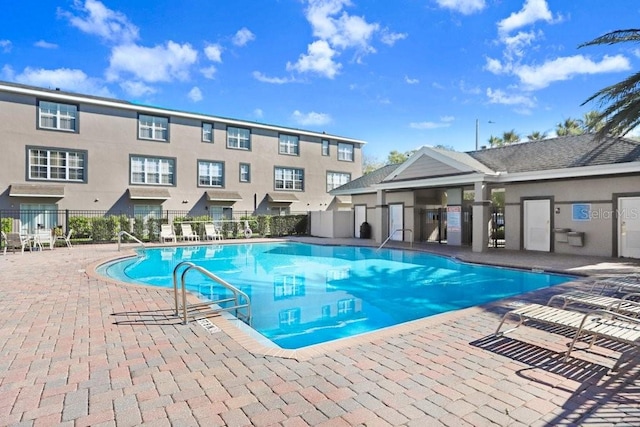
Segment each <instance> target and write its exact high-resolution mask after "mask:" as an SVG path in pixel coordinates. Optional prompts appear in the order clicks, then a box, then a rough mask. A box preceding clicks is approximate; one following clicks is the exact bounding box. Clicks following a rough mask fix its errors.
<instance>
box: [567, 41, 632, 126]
mask: <svg viewBox="0 0 640 427" xmlns="http://www.w3.org/2000/svg"><path fill="white" fill-rule="evenodd" d="M624 42H636V43H637V42H640V30H639V29H628V30H617V31H612V32H610V33H607V34H605V35H603V36H600V37H598V38H595V39H593V40H591V41H590V42H587V43H583V44H581V45H580V46H578V47H585V46H595V45H603V44H608V45H611V44H616V43H624ZM639 87H640V72H638V73H635V74H632V75H631V76H629V77H627V78H626V79H625V80H623V81H621V82H620V83H616V84H613V85H611V86H607V87H605V88H604V89H601V90H599V91H598V92H596V93H595V94H593V95H591V96H590V97H589V98H588V99H587V100H586V101H584V102H583V103H582V105H585V104H586V103H588V102H591V101H593V100H596V99H598V100H599V103H600V105H601V106H604V107H605V108H604V110H602V111H601V112H600V113H599V118H600V119H601V120H602V121H603V122H604V126H602V128H601V129H600V130H598V131H597V132H596V137H597V138H602V137H604V136H606V135H614V136H624V135H626V134H627V133H629V132H630V131H631V130H632V129H634V128H635V127H636V126H638V125H639V124H640V93H639V89H638V88H639Z"/></svg>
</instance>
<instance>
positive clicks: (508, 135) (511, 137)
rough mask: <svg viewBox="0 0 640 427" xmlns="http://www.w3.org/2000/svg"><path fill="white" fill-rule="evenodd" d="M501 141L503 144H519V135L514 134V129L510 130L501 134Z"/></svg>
mask: <svg viewBox="0 0 640 427" xmlns="http://www.w3.org/2000/svg"><path fill="white" fill-rule="evenodd" d="M502 140H503V141H504V143H505V144H507V145H508V144H513V143H515V142H520V135H518V134H517V133H516V130H515V129H511V130H510V131H507V132H503V133H502Z"/></svg>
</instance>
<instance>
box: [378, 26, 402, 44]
mask: <svg viewBox="0 0 640 427" xmlns="http://www.w3.org/2000/svg"><path fill="white" fill-rule="evenodd" d="M407 37H408V35H407V33H392V32H391V31H389V29H388V28H383V29H382V30H381V31H380V41H382V43H384V44H386V45H389V46H393V45H394V44H396V42H397V41H398V40H404V39H406V38H407Z"/></svg>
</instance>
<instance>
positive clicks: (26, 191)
mask: <svg viewBox="0 0 640 427" xmlns="http://www.w3.org/2000/svg"><path fill="white" fill-rule="evenodd" d="M9 196H11V197H56V198H60V197H64V185H53V184H11V190H10V191H9Z"/></svg>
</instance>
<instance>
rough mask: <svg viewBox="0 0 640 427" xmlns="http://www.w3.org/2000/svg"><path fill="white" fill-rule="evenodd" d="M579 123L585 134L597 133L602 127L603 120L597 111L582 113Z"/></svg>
mask: <svg viewBox="0 0 640 427" xmlns="http://www.w3.org/2000/svg"><path fill="white" fill-rule="evenodd" d="M580 122H581V125H582V130H583V131H584V132H585V133H598V132H599V131H600V130H601V129H602V128H603V127H604V120H603V119H602V117H600V113H598V112H597V111H589V112H587V113H584V116H582V120H581V121H580Z"/></svg>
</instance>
